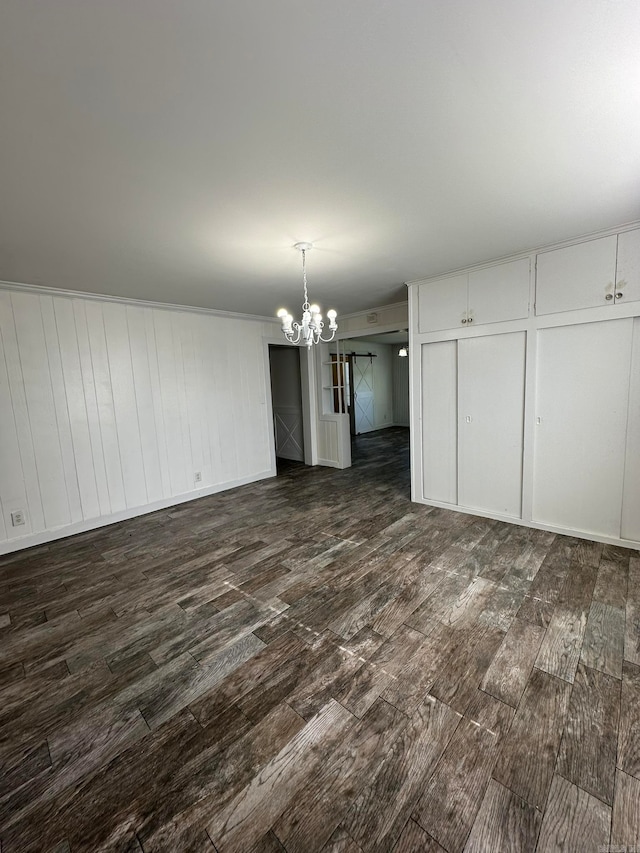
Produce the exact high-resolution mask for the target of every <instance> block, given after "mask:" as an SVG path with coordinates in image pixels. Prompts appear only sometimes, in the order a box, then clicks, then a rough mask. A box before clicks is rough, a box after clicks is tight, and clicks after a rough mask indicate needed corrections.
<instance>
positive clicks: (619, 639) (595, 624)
mask: <svg viewBox="0 0 640 853" xmlns="http://www.w3.org/2000/svg"><path fill="white" fill-rule="evenodd" d="M624 619H625V617H624V610H622V608H619V607H612V606H611V605H610V604H603V603H602V602H600V601H595V600H594V601H592V602H591V609H590V610H589V619H588V621H587V627H586V630H585V634H584V641H583V643H582V652H581V654H580V660H581V661H582V663H584V664H585V665H586V666H590V667H591V668H592V669H598V670H600V672H605V673H607V675H613V676H614V677H615V678H622V659H623V654H624Z"/></svg>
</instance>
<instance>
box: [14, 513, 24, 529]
mask: <svg viewBox="0 0 640 853" xmlns="http://www.w3.org/2000/svg"><path fill="white" fill-rule="evenodd" d="M24 523H25V519H24V510H23V509H16V510H15V511H14V512H12V513H11V524H12V525H13V526H14V527H19V526H20V525H21V524H24Z"/></svg>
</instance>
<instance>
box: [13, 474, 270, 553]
mask: <svg viewBox="0 0 640 853" xmlns="http://www.w3.org/2000/svg"><path fill="white" fill-rule="evenodd" d="M276 473H277V472H276V470H275V468H272V469H269V470H268V471H261V472H260V473H258V474H251V475H249V476H248V477H241V478H240V479H238V480H230V481H227V482H225V483H218V484H216V485H215V486H207V487H205V488H204V489H197V490H194V491H192V492H186V493H184V494H181V495H175V496H173V497H170V498H164V499H163V500H161V501H154V503H151V504H145V505H144V506H141V507H131V508H128V509H123V510H120V511H119V512H114V513H110V514H109V515H101V516H99V517H98V518H89V519H87V520H85V521H76V522H74V523H73V524H65V525H64V527H56V528H55V529H53V530H40V531H38V532H37V533H28V534H27V535H26V536H21V537H20V538H19V539H9V540H7V541H5V542H0V556H2V555H3V554H13V553H14V552H16V551H23V550H24V549H25V548H33V547H34V546H36V545H45V544H47V543H48V542H55V540H56V539H64V538H65V537H67V536H75V535H76V534H78V533H87V532H89V531H90V530H98V529H99V528H100V527H108V526H109V525H110V524H117V523H118V522H120V521H127V520H128V519H130V518H137V517H138V516H141V515H148V514H149V513H152V512H158V510H161V509H169V508H170V507H172V506H178V505H179V504H183V503H188V502H189V501H195V500H198V499H199V498H206V497H208V496H209V495H215V494H218V493H219V492H226V491H228V490H229V489H236V488H237V487H238V486H246V485H248V484H249V483H256V482H258V481H259V480H267V479H269V478H270V477H275V476H276Z"/></svg>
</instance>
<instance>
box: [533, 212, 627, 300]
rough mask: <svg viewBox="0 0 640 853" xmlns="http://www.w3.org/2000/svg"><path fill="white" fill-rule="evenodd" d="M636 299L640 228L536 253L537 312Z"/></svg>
mask: <svg viewBox="0 0 640 853" xmlns="http://www.w3.org/2000/svg"><path fill="white" fill-rule="evenodd" d="M638 300H640V229H636V230H634V231H625V232H622V233H621V234H617V235H616V234H613V235H610V236H608V237H599V238H598V239H596V240H587V241H585V242H584V243H577V244H576V245H574V246H565V247H563V248H560V249H554V250H552V251H550V252H539V253H538V256H537V260H536V314H555V313H558V312H562V311H574V310H576V309H579V308H600V307H603V306H607V307H613V306H614V305H617V304H621V303H627V302H635V301H638Z"/></svg>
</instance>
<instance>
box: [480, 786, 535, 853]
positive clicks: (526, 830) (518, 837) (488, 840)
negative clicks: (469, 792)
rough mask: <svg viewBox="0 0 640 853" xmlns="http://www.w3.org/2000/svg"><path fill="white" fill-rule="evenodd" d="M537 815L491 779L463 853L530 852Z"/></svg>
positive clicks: (532, 847) (527, 805)
mask: <svg viewBox="0 0 640 853" xmlns="http://www.w3.org/2000/svg"><path fill="white" fill-rule="evenodd" d="M540 823H541V814H540V812H539V811H538V810H537V809H536V808H534V807H533V806H530V805H529V804H528V803H526V802H525V801H524V800H523V799H521V798H520V797H518V796H517V795H516V794H514V793H513V792H512V791H510V790H509V789H508V788H505V787H504V786H503V785H500V784H499V783H498V782H496V781H495V779H491V780H490V782H489V786H488V787H487V792H486V794H485V796H484V800H483V801H482V805H481V806H480V811H479V812H478V816H477V817H476V820H475V823H474V824H473V828H472V830H471V835H470V836H469V840H468V841H467V843H466V845H465V848H464V850H465V853H486V851H487V850H496V851H498V850H505V851H507V850H508V851H509V853H533V851H534V850H535V848H536V843H537V841H538V833H539V832H540Z"/></svg>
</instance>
